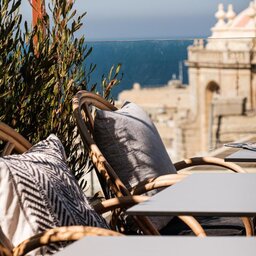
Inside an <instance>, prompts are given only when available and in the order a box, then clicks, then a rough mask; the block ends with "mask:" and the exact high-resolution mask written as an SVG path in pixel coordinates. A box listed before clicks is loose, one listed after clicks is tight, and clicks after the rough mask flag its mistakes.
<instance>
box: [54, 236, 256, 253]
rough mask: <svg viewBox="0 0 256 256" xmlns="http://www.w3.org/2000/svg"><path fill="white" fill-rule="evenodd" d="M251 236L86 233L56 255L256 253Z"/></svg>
mask: <svg viewBox="0 0 256 256" xmlns="http://www.w3.org/2000/svg"><path fill="white" fill-rule="evenodd" d="M255 253H256V238H254V237H250V238H249V237H206V238H199V237H181V236H180V237H163V236H162V237H161V236H155V237H152V236H137V237H135V236H125V237H85V238H83V239H82V240H80V241H77V242H75V243H73V244H71V245H70V246H67V247H66V248H65V249H64V250H63V251H61V252H59V253H56V254H55V255H56V256H72V255H75V256H85V255H86V256H115V255H117V256H120V255H122V256H137V255H140V256H158V255H161V256H167V255H168V256H206V255H207V256H216V255H218V256H255Z"/></svg>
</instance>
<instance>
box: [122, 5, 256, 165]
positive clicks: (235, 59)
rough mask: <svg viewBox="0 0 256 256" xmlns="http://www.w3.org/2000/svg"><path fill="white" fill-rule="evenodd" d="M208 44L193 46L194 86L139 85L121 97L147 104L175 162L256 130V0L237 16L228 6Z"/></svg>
mask: <svg viewBox="0 0 256 256" xmlns="http://www.w3.org/2000/svg"><path fill="white" fill-rule="evenodd" d="M215 16H216V18H217V23H216V25H215V26H214V27H213V28H212V35H211V36H210V37H209V38H208V39H207V41H206V42H204V41H203V40H201V39H199V40H195V41H194V44H193V45H191V46H189V47H188V59H187V61H186V63H187V65H188V75H189V85H188V86H185V85H181V84H180V83H179V81H171V82H170V83H169V84H168V85H166V86H163V87H160V88H150V89H149V88H143V89H142V88H140V86H139V85H137V84H136V85H135V86H134V88H133V89H132V90H130V91H123V92H122V93H121V94H120V95H119V100H120V101H124V100H129V101H133V102H136V103H138V104H139V105H141V106H142V107H144V108H145V110H146V111H148V113H149V114H150V115H151V117H152V120H153V121H154V122H155V124H156V126H157V128H158V130H159V132H160V135H161V137H162V139H163V141H164V143H165V145H166V147H167V149H168V150H169V152H170V154H171V155H172V158H174V159H175V160H179V159H182V158H184V157H191V156H193V155H197V154H204V153H207V152H209V151H210V150H212V149H215V148H217V147H218V146H220V145H222V144H223V143H225V142H228V141H234V140H236V139H240V138H241V137H242V136H247V135H248V134H249V133H255V132H256V127H255V126H256V116H255V109H256V1H254V2H251V3H250V5H249V7H248V8H246V9H245V10H244V11H242V12H241V13H240V14H238V15H236V13H235V12H234V10H233V6H232V5H229V6H228V8H227V11H225V10H224V6H223V5H222V4H220V5H219V7H218V11H217V12H216V14H215Z"/></svg>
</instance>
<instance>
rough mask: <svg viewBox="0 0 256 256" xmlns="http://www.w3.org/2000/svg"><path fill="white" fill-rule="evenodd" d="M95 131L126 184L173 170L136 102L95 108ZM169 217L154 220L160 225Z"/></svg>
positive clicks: (102, 147) (101, 146)
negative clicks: (110, 108) (107, 108)
mask: <svg viewBox="0 0 256 256" xmlns="http://www.w3.org/2000/svg"><path fill="white" fill-rule="evenodd" d="M94 132H95V133H94V139H95V141H96V143H97V145H98V147H99V148H100V150H101V151H102V153H103V155H104V156H105V157H106V159H107V161H108V162H109V163H110V165H111V166H112V168H113V169H114V170H115V172H116V173H117V175H118V176H119V178H120V179H121V181H122V182H123V183H124V184H125V185H126V186H127V187H128V188H131V187H133V186H135V185H136V184H138V183H139V182H140V181H143V180H145V179H147V178H154V177H158V176H160V175H165V174H174V173H176V170H175V167H174V165H173V164H172V161H171V159H170V158H169V156H168V153H167V152H166V149H165V147H164V145H163V142H162V140H161V138H160V136H159V134H158V132H157V130H156V128H155V126H154V124H153V123H152V121H151V120H150V118H149V116H148V115H147V114H146V113H145V112H144V110H143V109H142V108H140V107H139V106H137V105H136V104H134V103H126V104H125V105H124V106H123V107H122V108H121V109H120V110H117V111H102V110H97V113H96V117H95V126H94ZM155 193H157V191H152V192H150V195H153V194H155ZM161 219H162V220H163V218H161ZM169 220H170V218H168V221H169ZM168 221H167V220H166V218H165V221H163V222H162V221H160V220H159V221H156V223H155V224H156V225H157V227H158V228H159V229H160V228H162V227H163V226H164V225H165V224H167V222H168Z"/></svg>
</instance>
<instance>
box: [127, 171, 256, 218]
mask: <svg viewBox="0 0 256 256" xmlns="http://www.w3.org/2000/svg"><path fill="white" fill-rule="evenodd" d="M255 202H256V174H249V173H246V174H240V173H200V174H192V175H190V176H188V177H187V178H185V179H184V180H182V181H181V182H179V183H177V184H175V185H173V186H171V187H168V188H166V189H164V190H163V191H161V192H159V193H157V194H156V195H154V196H152V197H151V198H150V199H149V200H148V201H146V202H143V203H140V204H138V205H135V206H133V207H131V208H129V209H128V210H127V211H126V212H127V214H131V215H148V216H149V215H157V216H160V215H193V216H223V217H224V216H230V217H231V216H256V203H255Z"/></svg>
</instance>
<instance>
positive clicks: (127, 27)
mask: <svg viewBox="0 0 256 256" xmlns="http://www.w3.org/2000/svg"><path fill="white" fill-rule="evenodd" d="M249 2H250V0H76V3H75V7H76V8H77V10H78V11H79V12H80V13H81V12H87V15H86V17H85V18H84V26H83V28H82V30H81V33H83V34H85V37H86V39H87V40H133V39H171V38H177V37H179V38H189V37H201V36H202V37H206V36H209V35H210V28H211V27H212V26H213V25H214V24H215V23H216V18H215V17H214V14H215V12H216V11H217V6H218V4H219V3H223V4H224V7H225V10H226V9H227V5H228V4H230V3H232V4H233V6H234V10H235V12H236V13H239V12H241V11H242V10H243V9H245V8H247V7H248V5H249ZM21 11H22V13H23V15H24V17H25V18H26V19H27V20H31V8H30V7H29V5H28V0H22V8H21Z"/></svg>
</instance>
